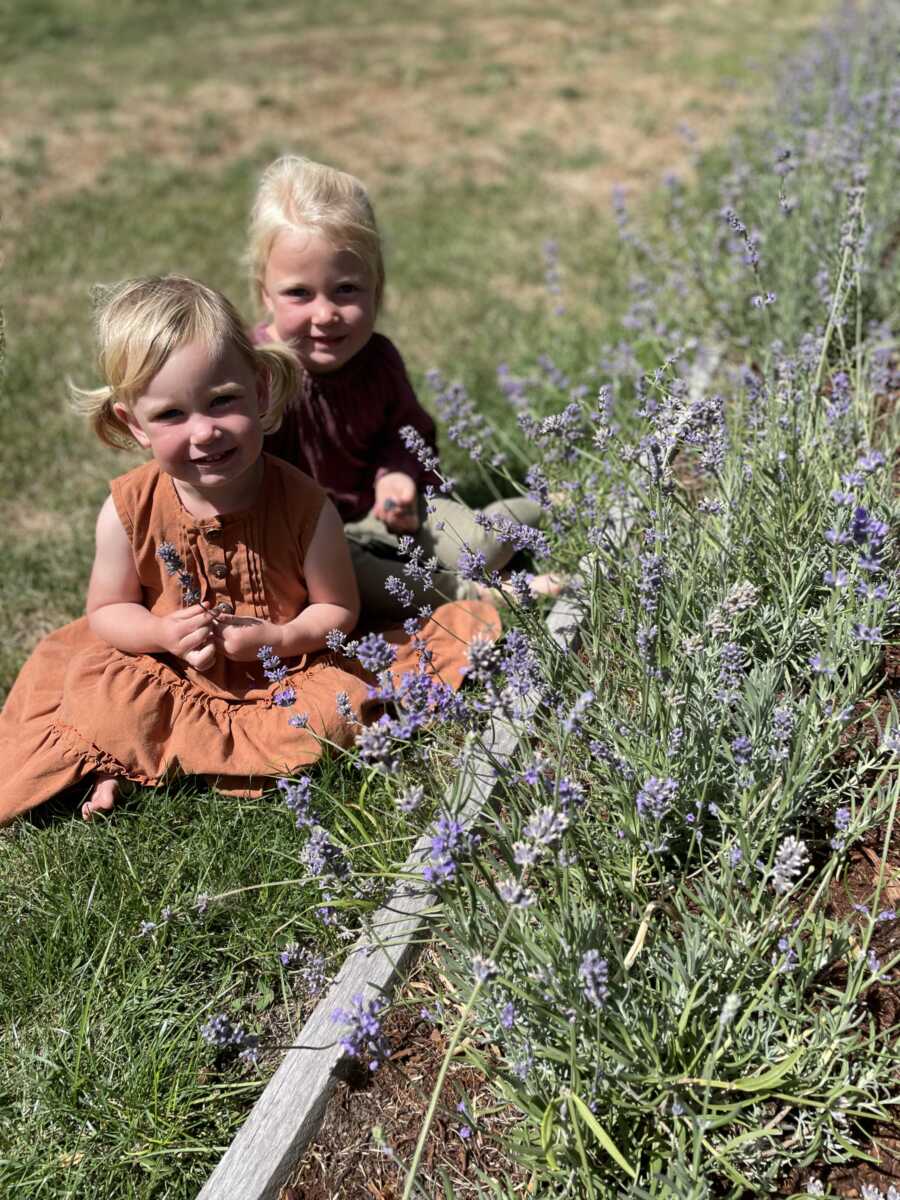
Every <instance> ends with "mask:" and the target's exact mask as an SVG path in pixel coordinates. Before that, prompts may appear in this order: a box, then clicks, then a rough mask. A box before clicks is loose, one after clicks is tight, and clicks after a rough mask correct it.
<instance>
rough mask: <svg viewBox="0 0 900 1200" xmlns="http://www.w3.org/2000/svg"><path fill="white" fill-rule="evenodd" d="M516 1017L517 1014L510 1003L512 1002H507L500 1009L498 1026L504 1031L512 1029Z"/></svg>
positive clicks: (514, 1007)
mask: <svg viewBox="0 0 900 1200" xmlns="http://www.w3.org/2000/svg"><path fill="white" fill-rule="evenodd" d="M517 1016H518V1014H517V1012H516V1006H515V1005H514V1004H513V1003H512V1001H509V1002H508V1003H507V1004H504V1005H503V1008H502V1009H501V1012H500V1024H501V1025H502V1027H503V1028H504V1029H512V1028H513V1026H514V1025H515V1023H516V1017H517Z"/></svg>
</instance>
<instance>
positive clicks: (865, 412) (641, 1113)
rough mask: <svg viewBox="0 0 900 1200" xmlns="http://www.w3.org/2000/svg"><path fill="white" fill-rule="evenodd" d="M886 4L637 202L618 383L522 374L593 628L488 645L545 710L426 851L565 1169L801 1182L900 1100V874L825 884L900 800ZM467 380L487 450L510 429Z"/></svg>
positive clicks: (496, 661) (528, 1106) (481, 673)
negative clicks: (578, 648) (621, 530)
mask: <svg viewBox="0 0 900 1200" xmlns="http://www.w3.org/2000/svg"><path fill="white" fill-rule="evenodd" d="M891 30H893V35H894V36H895V35H896V32H897V14H896V11H895V10H888V9H885V8H880V9H877V10H876V9H872V10H867V11H866V12H865V13H862V12H854V13H851V12H849V11H848V12H846V13H844V14H842V15H841V16H840V17H839V19H838V23H837V25H836V26H835V29H834V30H833V31H831V32H829V33H828V34H827V35H826V36H825V38H824V41H822V42H821V43H819V45H818V47H817V48H816V49H814V51H813V52H811V55H810V57H809V58H807V59H806V60H805V61H804V63H802V64H801V65H800V66H799V67H798V68H797V69H796V70H797V73H798V74H797V78H795V80H794V84H793V90H792V87H791V81H790V80H787V81H786V83H785V89H786V90H785V91H784V92H783V94H782V97H781V99H780V101H779V106H780V107H779V114H778V115H776V116H775V117H773V124H772V129H771V131H770V133H769V134H768V135H767V136H766V137H765V138H763V139H760V138H759V135H758V134H757V135H756V140H755V142H754V141H753V140H751V139H749V138H747V139H744V140H742V141H741V142H740V143H739V144H738V147H737V152H738V157H737V158H736V159H735V160H734V162H733V163H732V164H731V165H730V166H729V167H727V168H726V169H725V170H724V171H722V172H721V173H720V176H719V191H718V192H717V193H716V194H715V195H713V196H712V197H711V201H710V211H709V213H708V214H707V215H701V216H699V217H698V218H690V219H689V217H688V213H687V207H686V205H685V204H684V203H683V199H682V198H681V193H680V192H679V190H678V189H674V190H673V192H672V196H673V199H672V200H671V202H670V205H671V207H670V215H669V225H668V230H667V234H666V241H665V243H664V244H663V245H661V246H657V245H656V244H655V243H654V242H653V241H652V240H651V239H650V238H649V237H648V238H644V237H642V236H640V235H638V234H637V233H635V232H634V226H633V224H632V222H631V219H630V218H629V217H628V216H627V214H626V212H625V209H624V207H623V206H622V205H621V203H620V208H619V216H620V226H621V229H622V231H623V248H624V252H625V253H627V254H629V255H631V256H632V258H633V260H634V263H635V271H636V273H637V272H638V270H639V272H640V277H639V278H638V277H637V274H636V277H635V280H634V287H633V296H632V304H631V307H630V309H629V311H628V313H627V314H626V316H625V317H624V318H623V322H622V323H623V329H624V331H625V332H626V333H627V334H628V335H630V338H631V341H630V343H629V344H628V345H625V344H624V343H620V344H618V345H614V346H611V347H607V348H605V349H604V350H603V351H602V353H601V355H600V359H599V363H598V365H597V366H595V367H594V368H593V370H594V380H595V387H594V389H593V390H592V391H588V392H587V393H585V392H583V391H579V388H578V385H577V384H575V385H573V382H572V378H571V375H570V374H569V372H563V371H561V370H560V369H559V368H558V367H557V365H556V364H554V363H551V362H550V361H549V360H543V361H542V362H540V363H539V364H538V368H537V370H536V371H534V372H531V373H525V374H515V373H514V372H513V370H512V368H510V367H509V366H508V365H507V366H505V367H504V369H503V370H502V372H501V380H502V386H503V389H504V391H505V392H506V394H507V395H508V396H509V397H510V400H511V402H512V403H513V404H514V405H515V407H516V410H517V414H518V420H519V424H520V428H521V429H522V431H523V433H524V434H525V435H526V438H527V441H528V444H529V453H530V455H531V457H530V459H528V460H526V459H525V458H524V454H525V452H524V449H523V448H522V447H519V450H518V451H517V453H518V454H520V455H521V456H522V458H521V459H520V461H523V462H527V478H528V486H529V487H530V488H531V491H532V495H533V496H534V497H535V498H536V499H538V500H539V502H540V503H541V504H543V505H545V506H546V511H547V513H548V516H549V523H548V528H549V533H548V535H547V536H548V539H549V549H550V556H549V557H550V558H551V560H552V561H553V562H554V563H561V564H564V565H565V566H567V567H570V568H571V569H575V568H576V567H577V568H578V569H580V570H581V571H582V574H583V576H585V577H586V578H587V580H588V582H589V586H588V587H587V588H586V590H585V591H584V592H583V593H582V595H581V601H580V602H581V605H582V610H583V612H582V620H583V630H584V632H583V639H582V652H581V654H579V655H577V656H573V655H570V656H568V657H567V658H565V660H561V656H560V655H559V653H558V651H556V650H555V649H554V648H553V647H552V645H551V644H550V643H549V641H548V639H547V638H546V637H545V636H542V634H541V630H540V622H539V621H538V620H536V619H535V617H534V615H533V613H531V612H529V610H528V609H527V608H526V607H525V606H513V608H512V609H511V611H510V614H509V626H510V628H509V631H508V633H507V637H506V640H505V642H504V643H502V644H501V645H498V646H477V645H476V646H475V647H473V650H472V653H471V656H470V665H469V668H468V674H469V679H470V682H471V684H472V685H473V689H474V690H473V691H472V692H471V695H472V701H471V707H472V708H473V709H475V710H476V711H480V712H481V713H489V714H490V715H491V717H492V718H493V719H494V720H508V721H518V722H519V723H525V726H526V728H527V730H528V732H529V734H530V735H531V736H530V739H529V740H528V741H527V742H525V743H524V744H521V748H520V750H519V751H517V756H516V757H515V758H514V759H513V761H509V762H504V763H502V764H501V763H498V764H497V771H498V776H499V801H498V805H497V807H496V809H495V810H493V811H491V812H490V813H487V814H485V815H484V816H483V819H482V821H481V824H480V827H479V828H478V829H477V830H474V831H466V830H464V829H463V828H462V827H459V825H458V822H456V821H455V818H454V817H453V814H452V813H445V814H441V815H439V817H438V820H437V822H436V824H435V825H434V826H433V828H432V838H433V854H432V857H431V860H430V862H429V864H428V865H427V866H426V871H427V872H428V878H429V880H430V881H431V882H432V884H433V885H435V886H436V887H438V888H439V889H440V894H441V897H442V900H443V902H444V912H445V914H446V923H445V928H444V930H443V938H444V946H445V957H446V971H447V974H448V977H449V978H450V980H451V982H452V985H453V988H452V991H453V995H451V996H448V997H445V998H444V1001H445V1002H444V1012H445V1013H446V1012H452V1011H453V1006H452V1003H451V1002H452V1001H454V1000H455V1001H456V1003H457V1005H462V1009H463V1018H462V1019H461V1020H460V1021H458V1022H456V1023H451V1024H449V1025H448V1027H447V1032H448V1036H449V1037H450V1038H451V1041H452V1044H453V1045H456V1044H457V1043H458V1042H459V1040H460V1037H461V1030H462V1027H463V1025H464V1026H465V1031H466V1033H467V1036H468V1038H469V1044H470V1046H471V1050H470V1056H471V1057H472V1059H473V1060H474V1061H475V1062H476V1063H477V1064H478V1065H479V1066H480V1067H481V1068H482V1069H483V1070H484V1072H485V1074H486V1075H488V1076H490V1077H491V1078H492V1079H495V1080H497V1085H498V1089H499V1091H500V1093H501V1095H502V1097H503V1098H504V1099H505V1100H506V1101H508V1102H509V1103H511V1104H513V1105H514V1106H515V1107H516V1108H517V1109H518V1110H519V1112H520V1114H521V1117H522V1120H521V1123H520V1124H519V1125H518V1126H517V1127H516V1132H515V1134H514V1136H513V1138H512V1142H511V1152H512V1153H513V1154H514V1155H515V1156H516V1158H517V1159H518V1160H520V1161H523V1162H524V1163H525V1164H527V1165H528V1166H529V1167H530V1168H531V1169H532V1170H533V1171H534V1175H535V1180H536V1181H539V1184H540V1187H541V1188H542V1189H543V1190H542V1192H541V1194H543V1195H548V1196H551V1195H558V1196H563V1195H579V1196H582V1195H583V1196H610V1197H611V1196H621V1195H633V1196H636V1197H637V1196H641V1197H644V1196H679V1197H688V1196H689V1197H701V1196H707V1195H711V1194H729V1195H741V1194H752V1195H759V1194H764V1193H768V1192H774V1191H775V1190H776V1189H777V1188H778V1186H779V1182H780V1180H781V1179H782V1177H783V1176H784V1173H785V1172H786V1170H787V1169H788V1167H796V1166H797V1165H800V1166H804V1165H809V1164H812V1163H826V1162H839V1161H846V1160H847V1159H848V1158H850V1157H853V1156H854V1155H859V1154H862V1153H863V1152H864V1146H865V1144H866V1139H867V1136H868V1135H867V1130H868V1129H869V1127H870V1125H871V1123H872V1122H873V1121H875V1120H877V1119H886V1118H887V1117H888V1115H889V1113H890V1111H891V1108H892V1105H893V1104H894V1103H895V1100H894V1097H893V1094H892V1087H891V1083H890V1080H891V1079H892V1078H893V1077H894V1075H895V1073H896V1070H897V1068H898V1066H900V1051H898V1049H897V1048H896V1047H895V1045H894V1042H893V1039H892V1037H891V1036H887V1035H885V1034H884V1033H883V1032H881V1031H879V1030H878V1028H877V1027H876V1026H875V1025H874V1023H873V1022H872V1021H871V1020H870V1019H869V1018H868V1016H867V1011H866V1002H867V997H869V996H870V995H871V994H872V991H871V989H873V988H876V987H877V986H880V985H881V984H883V983H884V982H885V981H886V980H888V979H890V978H891V972H892V971H893V970H894V967H895V966H896V963H897V958H898V956H897V955H896V954H894V955H893V957H887V958H886V957H885V956H884V955H883V954H879V952H878V949H877V946H880V945H881V944H882V942H881V941H880V940H879V938H880V935H879V928H880V926H882V925H887V924H888V923H889V922H892V921H893V920H895V916H894V915H892V913H893V910H892V909H891V908H890V907H889V906H885V905H884V904H883V903H882V900H881V891H882V889H883V886H884V880H883V878H882V879H881V880H880V881H877V882H876V884H875V885H874V894H873V895H872V897H871V898H870V900H869V901H868V902H867V904H866V905H865V906H864V911H851V912H850V913H849V914H848V915H847V916H845V917H840V916H837V915H836V914H835V913H834V911H832V909H831V908H830V907H829V897H830V894H831V889H833V888H835V887H838V886H839V885H840V881H841V880H842V878H843V876H844V874H845V872H846V869H847V864H848V852H849V850H850V849H851V848H852V846H853V845H854V844H857V843H858V842H859V840H860V839H861V838H863V837H864V836H866V835H869V836H872V835H873V832H874V831H876V830H877V831H879V836H880V837H882V838H883V839H884V845H885V846H886V845H887V843H888V841H889V839H890V837H891V834H892V830H893V826H894V819H895V814H896V808H897V804H898V801H900V779H898V772H897V770H896V750H895V749H891V747H893V746H894V741H895V739H892V738H888V737H884V738H882V739H881V740H879V741H878V743H877V744H874V745H869V744H867V743H861V744H859V745H857V746H856V748H855V750H854V752H853V753H852V754H848V753H847V752H846V744H847V736H848V726H849V725H850V724H851V722H853V721H854V720H855V721H858V720H859V719H860V717H861V715H863V714H865V712H866V711H867V707H868V704H869V697H870V694H871V691H872V688H873V686H875V685H877V683H878V680H879V673H880V666H881V662H882V654H883V647H884V645H885V644H886V643H887V642H889V641H890V640H891V639H892V638H893V637H894V636H895V635H896V630H897V627H898V620H897V613H898V605H897V599H898V597H897V584H896V575H895V573H893V572H892V570H891V564H892V563H893V562H895V561H896V542H895V539H894V536H893V532H892V531H893V530H894V528H895V527H896V518H897V504H896V499H895V496H894V494H893V487H892V483H891V479H890V475H889V471H888V466H887V461H886V455H885V453H884V449H883V447H885V446H887V445H889V444H890V438H891V434H890V433H888V432H887V430H886V424H885V422H886V421H887V422H888V423H891V422H893V423H894V424H895V423H896V418H895V417H892V416H890V415H888V416H887V418H885V415H884V414H885V409H886V404H885V395H886V390H887V391H889V390H890V388H891V387H894V388H896V377H895V375H894V376H892V374H891V372H892V370H893V368H892V365H891V364H892V363H894V362H896V347H895V346H894V345H893V343H892V342H891V341H890V337H889V334H888V333H887V331H886V329H885V327H884V325H883V324H882V323H881V319H882V318H883V317H884V316H885V315H886V313H887V311H888V309H887V308H886V307H885V300H886V297H887V296H888V294H889V293H888V289H887V287H886V281H885V279H884V278H883V276H884V275H885V273H886V260H885V259H884V250H885V247H886V246H887V245H888V244H889V240H890V237H891V225H890V221H891V206H890V203H889V192H888V182H887V181H888V177H889V173H890V169H891V168H890V164H891V144H892V142H891V138H892V135H891V134H890V133H889V132H888V130H889V129H892V128H895V127H896V116H897V103H898V91H897V88H896V85H895V84H894V83H892V75H891V72H892V69H893V67H892V59H891V56H890V52H889V51H887V50H885V51H884V52H882V50H881V48H880V47H882V46H884V47H887V46H889V45H890V44H891V42H892V36H891V35H890V33H889V31H891ZM837 38H839V39H840V44H841V53H840V54H839V55H836V56H833V57H829V55H830V54H831V48H832V47H833V46H834V44H835V39H837ZM812 79H815V86H813V87H810V86H809V85H810V81H811V80H812ZM798 80H802V81H803V84H802V89H801V85H800V83H799V82H798ZM773 145H774V148H773ZM887 265H890V264H889V263H888V264H887ZM891 270H892V273H893V279H894V280H895V281H896V277H897V272H896V267H895V266H894V267H892V268H891ZM560 282H561V277H557V276H555V277H554V286H557V285H558V284H559V283H560ZM891 354H893V355H894V357H893V358H891V357H890V356H891ZM585 376H586V377H587V372H585ZM529 381H530V382H529ZM538 381H539V382H538ZM599 382H602V384H603V389H602V391H601V393H600V395H599V398H598V397H597V389H596V383H599ZM444 390H445V395H447V396H448V397H449V398H448V399H447V401H446V403H447V406H448V409H452V412H453V421H454V422H455V424H454V428H453V430H451V432H453V433H455V434H456V435H457V436H459V437H460V438H461V439H465V442H464V443H463V444H465V445H466V446H468V449H469V451H470V452H471V450H472V446H473V444H474V441H473V439H475V438H476V437H477V439H478V440H479V442H480V443H483V442H485V441H486V440H487V439H486V437H485V433H484V430H483V428H482V427H481V426H480V425H479V424H478V423H477V422H476V420H475V418H474V415H473V413H474V410H473V409H472V408H471V405H470V404H469V403H468V402H467V401H465V398H464V397H463V396H462V394H461V393H460V392H459V390H457V391H456V392H452V391H451V390H449V389H447V388H446V386H445V388H444ZM481 457H482V458H483V456H481ZM536 457H537V459H538V461H535V458H536ZM628 506H630V508H631V511H632V512H633V513H634V514H636V516H635V521H634V527H633V530H632V533H631V536H630V538H629V541H628V543H627V545H626V547H625V550H624V552H623V551H622V550H621V549H620V548H618V547H617V544H616V541H615V539H614V538H613V537H612V536H611V535H612V531H613V529H614V528H615V526H616V523H617V513H621V511H622V509H623V508H624V507H628ZM473 569H475V568H474V566H473ZM519 696H528V697H529V698H531V704H530V705H524V706H523V707H521V708H517V697H519ZM534 697H538V703H537V706H536V707H534V706H533V699H534ZM397 780H398V786H402V784H403V770H402V765H400V766H399V767H398V771H397ZM876 913H877V914H882V913H883V914H885V915H884V918H883V920H882V919H881V916H880V915H879V916H876V915H875V914H876ZM473 964H474V966H473ZM473 971H474V973H473ZM457 1011H458V1010H457ZM418 1160H419V1155H418V1153H417V1154H416V1155H415V1156H414V1158H413V1169H412V1170H411V1172H410V1175H409V1176H408V1179H407V1185H406V1191H405V1193H404V1195H405V1196H410V1195H412V1194H413V1193H414V1190H415V1187H416V1183H415V1173H416V1172H415V1168H416V1164H417V1163H418Z"/></svg>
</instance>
